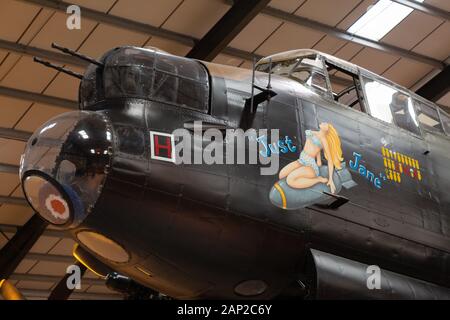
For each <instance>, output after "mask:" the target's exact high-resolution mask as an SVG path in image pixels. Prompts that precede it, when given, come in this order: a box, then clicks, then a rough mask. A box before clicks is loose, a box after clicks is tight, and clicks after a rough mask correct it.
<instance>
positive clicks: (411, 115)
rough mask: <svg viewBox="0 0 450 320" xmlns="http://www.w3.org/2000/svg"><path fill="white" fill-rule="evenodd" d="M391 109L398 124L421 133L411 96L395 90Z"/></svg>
mask: <svg viewBox="0 0 450 320" xmlns="http://www.w3.org/2000/svg"><path fill="white" fill-rule="evenodd" d="M391 110H392V114H393V115H394V121H395V123H396V124H397V126H399V127H400V128H403V129H405V130H408V131H411V132H413V133H415V134H420V130H419V123H418V121H417V118H416V113H415V112H414V106H413V101H412V99H411V97H410V96H408V95H406V94H404V93H401V92H395V93H394V95H393V96H392V103H391Z"/></svg>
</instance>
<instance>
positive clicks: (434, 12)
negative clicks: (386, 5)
mask: <svg viewBox="0 0 450 320" xmlns="http://www.w3.org/2000/svg"><path fill="white" fill-rule="evenodd" d="M391 1H394V2H397V3H400V4H402V5H404V6H407V7H410V8H412V9H414V10H417V11H421V12H423V13H426V14H429V15H431V16H435V17H438V18H442V19H445V20H450V13H449V12H448V11H445V10H442V9H440V8H437V7H434V6H432V5H429V4H428V3H424V2H417V1H414V0H391Z"/></svg>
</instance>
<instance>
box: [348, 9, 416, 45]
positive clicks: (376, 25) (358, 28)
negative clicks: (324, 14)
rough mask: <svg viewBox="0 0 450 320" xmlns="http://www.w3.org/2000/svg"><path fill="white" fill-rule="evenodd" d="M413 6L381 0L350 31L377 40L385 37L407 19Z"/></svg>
mask: <svg viewBox="0 0 450 320" xmlns="http://www.w3.org/2000/svg"><path fill="white" fill-rule="evenodd" d="M415 1H416V2H423V1H424V0H415ZM412 11H413V9H412V8H410V7H407V6H405V5H402V4H399V3H397V2H392V1H390V0H379V1H378V2H377V3H376V4H375V5H373V6H372V7H371V8H370V9H369V10H367V12H366V13H365V14H364V15H363V16H362V17H361V18H359V19H358V20H357V21H356V22H355V23H354V24H353V25H352V26H351V27H350V28H348V30H347V31H348V32H350V33H353V34H355V35H358V36H361V37H364V38H368V39H372V40H375V41H378V40H380V39H381V38H383V37H384V36H385V35H386V34H387V33H388V32H389V31H391V30H392V29H393V28H394V27H395V26H396V25H398V24H399V23H400V22H401V21H402V20H403V19H405V18H406V17H407V16H408V15H409V14H410V13H411V12H412Z"/></svg>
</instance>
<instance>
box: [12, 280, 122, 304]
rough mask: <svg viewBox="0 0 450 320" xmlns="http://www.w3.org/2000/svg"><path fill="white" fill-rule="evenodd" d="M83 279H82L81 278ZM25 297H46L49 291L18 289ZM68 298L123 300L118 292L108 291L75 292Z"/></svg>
mask: <svg viewBox="0 0 450 320" xmlns="http://www.w3.org/2000/svg"><path fill="white" fill-rule="evenodd" d="M82 281H83V280H82ZM20 293H22V294H23V295H24V296H25V297H26V298H48V296H49V295H50V293H51V291H49V290H36V289H20ZM69 299H82V300H123V296H122V295H120V294H113V293H112V294H108V293H94V292H77V291H74V292H72V293H71V295H70V298H69Z"/></svg>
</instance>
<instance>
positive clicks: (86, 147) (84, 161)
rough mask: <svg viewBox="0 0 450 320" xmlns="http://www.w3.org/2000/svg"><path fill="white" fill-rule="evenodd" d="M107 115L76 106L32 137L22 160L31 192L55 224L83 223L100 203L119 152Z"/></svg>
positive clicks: (26, 185) (37, 206)
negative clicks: (102, 191)
mask: <svg viewBox="0 0 450 320" xmlns="http://www.w3.org/2000/svg"><path fill="white" fill-rule="evenodd" d="M112 140H113V132H112V128H111V126H110V124H109V121H108V119H107V117H106V116H104V115H102V114H100V113H97V112H87V111H76V112H68V113H64V114H62V115H59V116H57V117H55V118H53V119H51V120H49V121H48V122H47V123H45V124H44V125H43V126H41V127H40V128H39V129H38V130H37V131H36V132H35V133H34V134H33V135H32V136H31V138H30V139H29V141H28V143H27V145H26V148H25V152H24V154H23V155H22V159H21V163H20V178H21V181H22V188H23V192H24V194H25V197H26V199H27V201H28V202H29V204H30V205H31V206H32V208H33V209H34V210H35V211H36V212H37V213H38V214H39V215H40V216H41V217H42V218H44V219H45V220H47V221H48V222H49V223H51V224H52V225H56V226H59V227H61V228H69V227H74V226H76V225H78V224H79V223H80V222H81V221H82V220H83V219H84V218H85V217H86V216H87V214H88V213H89V212H90V211H91V209H92V207H93V206H94V205H95V203H96V201H97V199H98V197H99V195H100V193H101V189H102V186H103V183H104V181H105V176H106V172H107V170H108V168H109V165H110V160H111V155H112V151H113V149H112V148H113V143H112Z"/></svg>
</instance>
